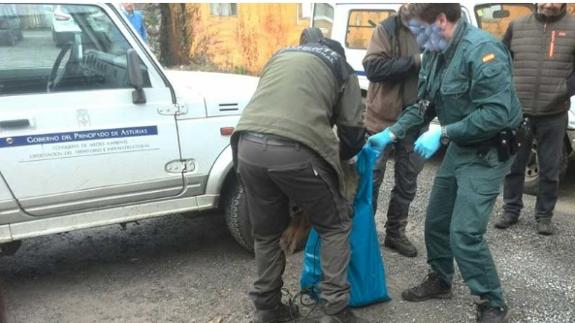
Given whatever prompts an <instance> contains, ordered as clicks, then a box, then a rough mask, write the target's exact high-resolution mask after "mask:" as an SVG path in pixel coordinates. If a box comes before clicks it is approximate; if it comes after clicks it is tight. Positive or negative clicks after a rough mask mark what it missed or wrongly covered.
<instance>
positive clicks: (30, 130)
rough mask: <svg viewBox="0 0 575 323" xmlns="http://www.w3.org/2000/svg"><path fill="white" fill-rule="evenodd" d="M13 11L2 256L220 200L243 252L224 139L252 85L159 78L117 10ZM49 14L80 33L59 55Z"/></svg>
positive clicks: (2, 81) (197, 77)
mask: <svg viewBox="0 0 575 323" xmlns="http://www.w3.org/2000/svg"><path fill="white" fill-rule="evenodd" d="M14 6H15V7H16V9H17V12H19V13H25V16H23V17H21V18H22V20H24V19H25V20H26V21H27V24H26V28H24V29H23V34H24V37H23V40H22V41H20V42H18V43H17V44H16V45H15V46H13V47H0V107H1V108H0V109H1V110H2V113H1V114H0V152H1V156H2V157H1V159H0V160H1V161H0V244H1V245H0V248H1V249H2V250H3V251H4V252H5V253H7V252H8V251H9V250H11V251H13V249H14V248H13V247H14V246H16V245H17V243H11V242H14V241H19V240H21V239H25V238H30V237H35V236H41V235H46V234H51V233H58V232H65V231H70V230H75V229H82V228H89V227H94V226H100V225H107V224H113V223H125V222H129V221H136V220H140V219H144V218H149V217H155V216H162V215H168V214H173V213H179V212H187V211H199V210H207V209H213V208H216V207H219V206H224V205H223V202H224V201H225V202H227V205H225V206H226V210H227V212H226V217H227V220H228V223H229V225H230V228H231V229H232V233H233V235H234V237H236V238H237V239H238V241H239V242H240V243H241V244H242V245H243V246H245V247H247V248H248V249H249V248H250V247H251V238H250V237H251V236H250V232H249V231H250V225H249V220H248V219H247V212H245V204H244V202H243V198H242V192H241V191H240V190H239V189H238V185H237V184H236V181H235V176H234V172H233V171H232V155H231V149H230V147H229V136H230V134H231V132H232V131H233V127H234V126H235V125H236V123H237V121H238V118H239V114H240V113H241V111H242V109H243V107H244V106H245V105H246V104H247V102H248V101H249V99H250V97H251V95H252V93H253V92H254V91H255V88H256V86H257V81H258V79H257V78H255V77H249V76H239V75H226V74H214V73H194V72H169V71H164V70H163V69H162V68H161V66H160V65H159V64H158V62H157V61H156V59H155V58H154V57H153V55H152V54H151V52H150V51H149V50H148V48H147V47H146V46H145V44H143V43H142V42H141V41H140V38H139V37H138V36H136V34H135V32H134V30H133V28H131V27H130V25H129V22H128V21H127V20H126V19H125V18H124V16H123V15H122V14H121V13H120V12H119V11H118V9H117V8H116V7H115V6H113V5H107V4H87V3H86V4H69V3H61V4H59V5H58V4H55V5H54V4H48V5H44V4H38V3H37V4H14ZM54 12H65V13H66V15H67V17H68V19H69V20H70V22H71V23H73V24H74V25H75V26H76V27H77V30H75V31H74V33H73V34H74V36H73V37H70V38H69V42H65V43H62V44H61V48H58V47H56V46H54V42H53V39H52V29H53V28H54V26H53V22H52V18H53V14H54ZM29 17H34V19H28V18H29ZM222 196H224V198H221V197H222Z"/></svg>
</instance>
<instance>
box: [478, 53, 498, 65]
mask: <svg viewBox="0 0 575 323" xmlns="http://www.w3.org/2000/svg"><path fill="white" fill-rule="evenodd" d="M494 59H495V54H493V53H489V54H487V55H485V56H483V58H482V59H481V60H482V61H483V63H489V62H491V61H492V60H494Z"/></svg>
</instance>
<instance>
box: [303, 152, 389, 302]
mask: <svg viewBox="0 0 575 323" xmlns="http://www.w3.org/2000/svg"><path fill="white" fill-rule="evenodd" d="M377 155H378V153H377V152H376V151H374V150H373V149H371V148H369V147H364V148H363V149H362V151H361V152H360V153H359V156H358V160H357V164H356V167H357V172H358V174H359V176H360V181H359V186H358V189H357V193H356V195H355V199H354V201H353V207H354V217H353V223H352V229H351V235H350V239H349V240H350V245H351V260H350V263H349V271H348V280H349V283H350V285H351V294H350V302H349V306H352V307H359V306H365V305H369V304H373V303H377V302H383V301H387V300H389V299H390V298H389V295H388V293H387V285H386V282H385V270H384V267H383V258H382V257H381V252H380V249H379V240H378V238H377V230H376V227H375V219H374V216H373V214H372V212H373V211H372V206H371V199H372V189H373V182H372V178H373V166H374V165H375V161H376V159H377ZM320 243H321V241H320V239H319V236H318V234H317V232H316V231H315V230H314V229H312V230H311V231H310V234H309V237H308V240H307V243H306V246H305V250H304V259H303V268H302V272H301V278H300V286H301V288H302V289H303V290H308V291H310V294H311V296H312V297H314V298H315V299H316V300H317V299H319V295H318V291H319V288H318V287H319V283H320V281H321V278H322V274H321V266H320V253H319V251H320Z"/></svg>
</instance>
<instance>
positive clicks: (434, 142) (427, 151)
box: [415, 128, 441, 159]
mask: <svg viewBox="0 0 575 323" xmlns="http://www.w3.org/2000/svg"><path fill="white" fill-rule="evenodd" d="M439 147H441V128H432V129H429V130H428V131H426V132H425V133H424V134H422V135H421V136H419V138H417V140H416V141H415V152H416V153H418V154H419V155H420V156H421V157H423V158H425V159H429V158H431V156H433V155H434V154H435V153H436V152H437V151H438V150H439Z"/></svg>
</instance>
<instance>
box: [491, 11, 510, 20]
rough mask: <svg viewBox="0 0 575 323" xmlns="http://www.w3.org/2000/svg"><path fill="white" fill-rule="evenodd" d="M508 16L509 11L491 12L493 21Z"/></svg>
mask: <svg viewBox="0 0 575 323" xmlns="http://www.w3.org/2000/svg"><path fill="white" fill-rule="evenodd" d="M509 15H510V13H509V10H496V11H494V12H493V18H495V19H503V18H508V17H509Z"/></svg>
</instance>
